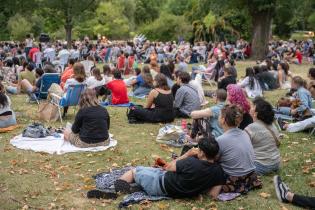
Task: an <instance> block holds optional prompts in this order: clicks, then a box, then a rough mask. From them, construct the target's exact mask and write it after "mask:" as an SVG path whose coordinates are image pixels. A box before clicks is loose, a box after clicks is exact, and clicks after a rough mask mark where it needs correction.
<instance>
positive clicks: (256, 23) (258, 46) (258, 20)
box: [251, 9, 272, 60]
mask: <svg viewBox="0 0 315 210" xmlns="http://www.w3.org/2000/svg"><path fill="white" fill-rule="evenodd" d="M271 22H272V11H271V9H267V10H264V11H260V12H257V11H256V13H252V24H253V37H252V47H251V49H252V56H251V58H252V59H254V60H263V59H265V58H266V55H267V53H268V43H269V38H270V30H271Z"/></svg>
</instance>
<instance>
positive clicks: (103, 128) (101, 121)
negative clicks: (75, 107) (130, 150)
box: [72, 105, 109, 144]
mask: <svg viewBox="0 0 315 210" xmlns="http://www.w3.org/2000/svg"><path fill="white" fill-rule="evenodd" d="M76 120H78V124H76V122H77V121H75V123H74V124H73V126H72V130H73V131H74V132H76V131H78V132H79V136H80V139H81V140H82V141H84V142H86V143H90V144H95V143H99V142H102V141H104V140H106V139H108V138H109V134H108V129H109V114H108V112H107V110H106V109H104V108H103V107H102V106H99V105H98V106H91V107H87V108H83V109H80V110H79V111H78V113H77V115H76ZM79 122H81V124H80V123H79Z"/></svg>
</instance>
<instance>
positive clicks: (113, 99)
mask: <svg viewBox="0 0 315 210" xmlns="http://www.w3.org/2000/svg"><path fill="white" fill-rule="evenodd" d="M113 76H114V80H112V81H110V82H109V83H107V85H106V88H107V89H108V90H110V91H111V95H110V97H109V98H108V102H109V103H110V104H115V105H117V104H126V103H129V98H128V92H127V91H128V90H127V86H126V84H125V83H124V81H123V80H122V78H121V71H120V70H117V69H116V70H114V72H113Z"/></svg>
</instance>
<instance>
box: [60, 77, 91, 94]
mask: <svg viewBox="0 0 315 210" xmlns="http://www.w3.org/2000/svg"><path fill="white" fill-rule="evenodd" d="M79 84H86V81H83V82H78V81H77V80H76V79H74V78H70V79H67V81H66V84H65V87H64V89H65V91H66V90H67V89H68V87H69V86H70V85H79Z"/></svg>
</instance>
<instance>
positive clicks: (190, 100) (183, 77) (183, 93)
mask: <svg viewBox="0 0 315 210" xmlns="http://www.w3.org/2000/svg"><path fill="white" fill-rule="evenodd" d="M176 76H177V78H176V84H177V85H179V86H180V88H179V89H178V90H177V91H176V95H175V101H174V108H175V115H176V117H179V118H189V117H190V114H191V112H192V111H195V110H200V107H201V103H200V99H199V95H198V91H197V90H196V89H195V88H194V87H193V86H192V85H190V84H189V81H190V75H189V73H188V72H185V71H180V72H178V74H177V75H176Z"/></svg>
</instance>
